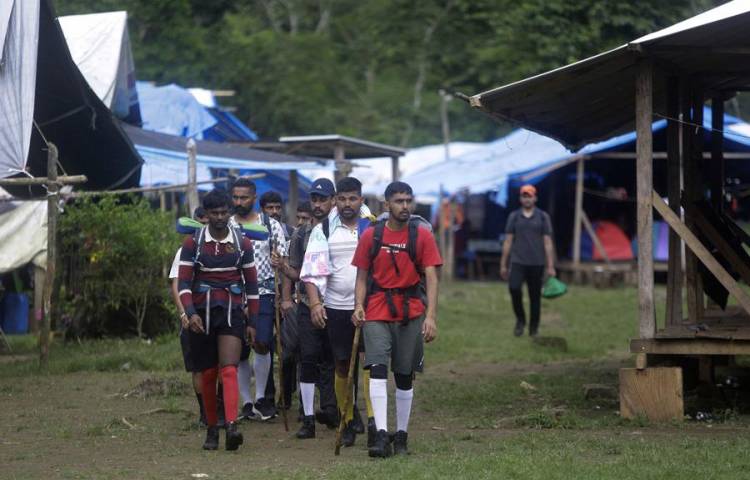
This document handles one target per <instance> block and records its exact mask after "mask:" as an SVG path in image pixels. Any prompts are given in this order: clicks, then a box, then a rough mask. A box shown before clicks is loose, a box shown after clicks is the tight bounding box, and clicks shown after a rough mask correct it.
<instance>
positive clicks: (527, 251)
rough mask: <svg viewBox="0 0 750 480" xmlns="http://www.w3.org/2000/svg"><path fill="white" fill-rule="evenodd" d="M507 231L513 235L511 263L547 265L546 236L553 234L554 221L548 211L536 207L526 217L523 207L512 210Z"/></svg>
mask: <svg viewBox="0 0 750 480" xmlns="http://www.w3.org/2000/svg"><path fill="white" fill-rule="evenodd" d="M505 233H506V234H512V235H513V244H512V245H511V247H510V263H511V264H513V263H517V264H520V265H545V263H546V262H545V258H546V257H545V255H544V236H545V235H550V236H552V223H551V222H550V219H549V215H547V213H546V212H544V211H542V210H540V209H538V208H536V207H535V208H534V211H533V213H532V214H531V216H530V217H528V218H526V217H525V216H524V214H523V210H522V209H518V210H515V211H513V212H511V214H510V216H509V217H508V223H507V224H506V225H505Z"/></svg>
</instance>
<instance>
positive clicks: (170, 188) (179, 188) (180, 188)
mask: <svg viewBox="0 0 750 480" xmlns="http://www.w3.org/2000/svg"><path fill="white" fill-rule="evenodd" d="M265 176H266V174H265V173H254V174H252V175H244V176H243V177H242V178H247V179H248V180H254V179H256V178H263V177H265ZM229 180H231V179H230V178H229V177H221V178H212V179H211V180H201V181H200V182H195V185H205V184H209V183H221V182H227V181H229ZM188 188H190V184H189V183H178V184H177V185H160V186H158V187H134V188H123V189H120V190H100V191H96V192H72V193H69V194H68V195H66V198H78V197H101V196H104V195H123V194H126V193H147V192H169V193H175V192H185V191H187V189H188ZM171 203H172V208H174V206H175V205H176V204H177V203H176V200H175V199H174V198H172V199H171Z"/></svg>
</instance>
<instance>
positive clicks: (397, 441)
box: [393, 430, 409, 455]
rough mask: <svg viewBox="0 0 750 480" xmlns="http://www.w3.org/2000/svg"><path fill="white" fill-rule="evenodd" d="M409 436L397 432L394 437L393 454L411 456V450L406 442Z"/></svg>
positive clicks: (402, 432) (401, 431)
mask: <svg viewBox="0 0 750 480" xmlns="http://www.w3.org/2000/svg"><path fill="white" fill-rule="evenodd" d="M407 439H408V434H407V433H406V432H404V431H403V430H399V431H398V432H396V435H395V436H394V437H393V454H394V455H409V449H408V448H407V447H406V441H407Z"/></svg>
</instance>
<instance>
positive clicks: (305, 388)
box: [299, 382, 315, 417]
mask: <svg viewBox="0 0 750 480" xmlns="http://www.w3.org/2000/svg"><path fill="white" fill-rule="evenodd" d="M299 393H300V396H301V397H302V409H303V410H304V411H305V416H306V417H309V416H310V415H312V414H313V411H314V409H315V408H314V407H315V384H314V383H305V382H299Z"/></svg>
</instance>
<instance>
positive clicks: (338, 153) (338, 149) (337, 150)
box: [333, 143, 352, 182]
mask: <svg viewBox="0 0 750 480" xmlns="http://www.w3.org/2000/svg"><path fill="white" fill-rule="evenodd" d="M333 159H334V165H335V166H336V171H334V172H333V176H334V179H335V181H336V182H338V181H339V180H341V179H342V178H344V177H346V176H347V175H349V173H351V171H352V165H351V162H349V161H348V160H347V159H346V151H345V149H344V145H342V144H341V143H337V144H336V146H335V147H333Z"/></svg>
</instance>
